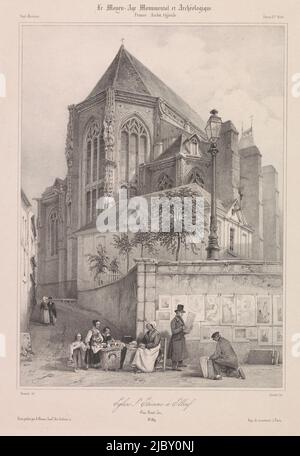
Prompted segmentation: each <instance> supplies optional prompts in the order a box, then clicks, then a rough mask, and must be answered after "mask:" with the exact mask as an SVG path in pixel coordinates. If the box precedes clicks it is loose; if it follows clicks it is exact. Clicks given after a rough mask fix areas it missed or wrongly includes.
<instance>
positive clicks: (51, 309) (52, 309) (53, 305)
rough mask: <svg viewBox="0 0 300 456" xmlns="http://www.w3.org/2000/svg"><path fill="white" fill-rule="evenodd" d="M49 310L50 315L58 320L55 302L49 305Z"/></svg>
mask: <svg viewBox="0 0 300 456" xmlns="http://www.w3.org/2000/svg"><path fill="white" fill-rule="evenodd" d="M48 309H49V312H50V315H51V314H52V315H54V317H55V318H56V317H57V312H56V307H55V304H54V302H52V301H51V302H49V303H48Z"/></svg>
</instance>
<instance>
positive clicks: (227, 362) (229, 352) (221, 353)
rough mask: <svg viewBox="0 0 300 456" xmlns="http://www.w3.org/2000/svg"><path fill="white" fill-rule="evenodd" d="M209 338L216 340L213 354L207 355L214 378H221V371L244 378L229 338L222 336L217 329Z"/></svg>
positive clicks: (229, 375) (230, 375)
mask: <svg viewBox="0 0 300 456" xmlns="http://www.w3.org/2000/svg"><path fill="white" fill-rule="evenodd" d="M211 338H212V339H213V340H214V341H215V342H217V346H216V350H215V352H214V354H213V355H211V356H210V357H209V359H211V360H212V363H213V368H214V371H215V380H222V375H221V374H222V373H224V374H225V375H227V376H228V377H236V378H242V379H243V380H245V378H246V376H245V374H244V371H243V369H242V368H241V367H239V362H238V357H237V355H236V353H235V351H234V349H233V347H232V345H231V343H230V342H229V340H227V339H225V338H224V337H222V336H221V335H220V333H219V332H218V331H217V332H214V333H213V335H212V336H211Z"/></svg>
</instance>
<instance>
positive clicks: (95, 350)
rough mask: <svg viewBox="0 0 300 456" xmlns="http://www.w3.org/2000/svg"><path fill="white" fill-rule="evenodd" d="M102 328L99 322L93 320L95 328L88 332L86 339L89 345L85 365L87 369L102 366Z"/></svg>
mask: <svg viewBox="0 0 300 456" xmlns="http://www.w3.org/2000/svg"><path fill="white" fill-rule="evenodd" d="M100 326H101V323H100V321H99V320H93V327H92V329H90V330H89V331H88V333H87V335H86V338H85V343H86V345H87V352H86V357H85V363H86V367H87V369H88V368H89V367H95V368H98V367H99V366H100V350H101V348H102V342H103V337H102V335H101V332H100Z"/></svg>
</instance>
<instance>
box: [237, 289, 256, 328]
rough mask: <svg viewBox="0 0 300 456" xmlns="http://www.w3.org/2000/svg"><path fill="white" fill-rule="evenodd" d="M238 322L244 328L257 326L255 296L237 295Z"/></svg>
mask: <svg viewBox="0 0 300 456" xmlns="http://www.w3.org/2000/svg"><path fill="white" fill-rule="evenodd" d="M236 322H237V324H238V325H243V326H246V325H247V326H248V325H249V326H254V325H255V324H256V319H255V298H254V296H253V295H237V297H236Z"/></svg>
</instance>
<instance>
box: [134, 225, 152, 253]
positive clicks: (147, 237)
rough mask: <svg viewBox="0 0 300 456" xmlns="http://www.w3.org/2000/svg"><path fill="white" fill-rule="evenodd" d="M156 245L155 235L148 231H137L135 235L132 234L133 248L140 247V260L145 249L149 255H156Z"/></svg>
mask: <svg viewBox="0 0 300 456" xmlns="http://www.w3.org/2000/svg"><path fill="white" fill-rule="evenodd" d="M156 244H157V233H151V232H149V231H147V232H145V233H144V232H142V231H138V232H137V233H135V234H134V236H133V239H132V245H133V247H138V246H140V248H141V257H142V258H143V256H144V250H145V249H146V250H147V252H148V253H150V254H151V255H154V254H156V253H157V249H156Z"/></svg>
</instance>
